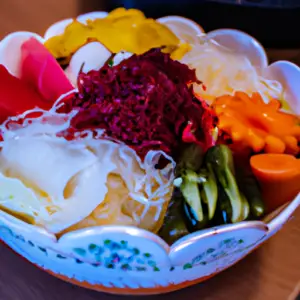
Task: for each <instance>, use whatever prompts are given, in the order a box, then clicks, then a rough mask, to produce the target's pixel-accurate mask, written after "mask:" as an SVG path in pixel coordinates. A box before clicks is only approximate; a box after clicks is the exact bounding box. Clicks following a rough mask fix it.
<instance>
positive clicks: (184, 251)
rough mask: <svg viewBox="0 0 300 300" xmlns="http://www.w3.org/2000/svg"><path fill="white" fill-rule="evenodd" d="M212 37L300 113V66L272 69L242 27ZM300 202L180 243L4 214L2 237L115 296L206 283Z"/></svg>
mask: <svg viewBox="0 0 300 300" xmlns="http://www.w3.org/2000/svg"><path fill="white" fill-rule="evenodd" d="M106 15H107V13H106V12H96V13H91V14H87V15H82V16H80V17H79V18H78V19H79V20H80V21H81V22H85V21H86V19H88V18H90V17H93V18H94V17H104V16H106ZM70 20H71V19H68V20H63V21H60V22H58V23H55V24H54V25H52V26H51V27H50V28H49V29H48V30H47V32H46V34H45V37H44V38H45V39H47V38H49V37H51V36H53V34H58V33H61V32H62V31H63V29H64V28H65V26H66V25H67V24H69V23H70ZM23 34H24V33H23ZM26 34H27V35H28V36H32V34H31V33H26ZM208 35H211V36H214V37H215V38H216V39H217V40H218V41H219V43H221V44H224V43H225V44H226V45H225V46H227V47H228V46H229V47H231V48H234V49H236V50H238V51H246V52H247V56H248V57H250V58H252V61H253V62H254V63H255V64H257V65H259V66H260V67H263V68H264V72H266V73H268V75H269V76H271V77H272V78H274V79H276V80H279V81H280V82H281V84H282V85H283V87H284V89H285V91H286V100H287V102H288V103H289V104H290V106H291V107H292V109H293V110H294V111H295V112H296V113H298V114H300V85H299V82H300V68H299V67H297V66H296V65H294V64H292V63H290V62H287V61H280V62H276V63H274V64H272V65H270V66H268V65H267V61H268V60H267V55H266V53H265V50H264V49H263V47H262V46H261V45H260V44H259V43H258V42H257V41H256V40H255V39H254V38H252V37H251V36H249V35H246V34H244V33H242V32H239V31H236V30H230V29H226V30H225V29H220V30H216V31H214V32H211V33H208ZM15 36H16V33H14V34H12V35H9V36H8V37H6V38H5V39H4V40H2V42H1V44H0V63H4V64H6V66H7V67H8V68H9V69H12V71H13V70H15V69H14V68H16V66H15V64H14V63H15V62H11V61H7V60H5V58H3V57H5V53H6V52H5V51H7V47H8V45H9V43H10V42H11V41H13V39H14V37H15ZM224 37H225V38H224ZM41 40H43V39H42V38H41ZM1 55H2V56H1ZM1 57H2V61H1ZM299 204H300V194H299V195H298V197H296V198H295V199H294V200H293V201H292V202H290V203H288V204H286V205H284V206H283V207H281V208H279V209H278V210H277V211H276V212H273V213H272V214H270V215H269V216H267V217H266V218H265V219H264V220H262V221H246V222H241V223H238V224H233V225H223V226H218V227H214V228H209V229H206V230H202V231H199V232H195V233H192V234H190V235H188V236H185V237H184V238H181V239H180V240H178V241H177V242H176V243H174V244H173V245H172V246H169V245H167V244H166V242H165V241H163V240H162V239H161V238H160V237H158V236H157V235H155V234H153V233H151V232H148V231H145V230H142V229H137V228H134V227H127V226H102V227H93V228H90V229H82V230H78V231H75V232H70V233H67V234H64V235H63V236H62V237H60V238H59V239H58V238H56V236H55V235H53V234H50V233H49V232H47V231H46V230H44V229H41V228H37V227H35V226H32V225H29V224H26V223H24V222H23V221H21V220H18V219H16V218H15V217H13V216H11V215H8V214H7V213H5V212H3V211H0V237H1V239H2V240H3V241H4V243H6V244H7V245H8V246H9V247H11V248H12V249H13V250H14V251H15V252H16V253H18V254H19V255H21V256H23V257H25V258H26V259H27V260H28V261H30V262H31V263H33V264H35V265H36V266H38V267H40V268H42V269H44V270H46V271H47V272H50V273H51V274H53V275H54V276H57V277H59V278H61V279H64V280H66V281H69V282H72V283H75V284H78V285H81V286H85V287H88V288H91V289H95V290H99V291H105V292H110V293H119V294H159V293H164V292H169V291H173V290H176V289H180V288H183V287H186V286H189V285H192V284H194V283H196V282H200V281H204V280H206V279H207V278H209V277H212V276H214V275H216V274H217V273H219V272H221V271H223V270H224V269H226V268H228V267H230V266H231V265H233V264H235V263H236V262H238V261H239V260H241V259H242V258H244V257H245V256H246V255H248V254H249V253H250V252H251V251H253V250H254V249H256V248H257V247H258V246H260V245H261V244H262V243H263V242H264V241H266V240H267V239H269V238H270V237H271V236H272V235H273V234H275V233H276V232H277V231H278V230H279V229H280V228H281V227H282V226H283V225H284V224H285V223H286V222H287V221H288V220H289V218H290V217H291V215H292V214H293V212H294V211H295V209H296V208H297V207H298V206H299Z"/></svg>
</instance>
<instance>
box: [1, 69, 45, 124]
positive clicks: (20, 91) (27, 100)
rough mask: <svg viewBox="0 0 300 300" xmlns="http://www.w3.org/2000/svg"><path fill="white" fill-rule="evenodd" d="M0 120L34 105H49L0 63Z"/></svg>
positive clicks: (41, 106)
mask: <svg viewBox="0 0 300 300" xmlns="http://www.w3.org/2000/svg"><path fill="white" fill-rule="evenodd" d="M0 91H1V92H0V122H1V123H2V122H3V121H5V120H6V119H7V118H8V117H10V116H15V115H18V114H21V113H23V112H25V111H27V110H30V109H33V108H35V107H40V108H43V109H49V108H50V107H51V105H49V103H47V102H45V101H44V99H43V98H42V97H41V96H40V95H39V94H38V93H37V92H36V90H35V89H34V88H33V87H31V86H29V85H28V84H27V83H26V82H24V81H23V80H21V79H19V78H17V77H15V76H13V75H11V74H10V73H9V72H8V71H7V70H6V68H5V67H4V66H3V65H0Z"/></svg>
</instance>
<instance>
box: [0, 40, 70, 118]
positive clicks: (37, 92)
mask: <svg viewBox="0 0 300 300" xmlns="http://www.w3.org/2000/svg"><path fill="white" fill-rule="evenodd" d="M20 70H21V76H20V78H17V77H15V76H13V75H11V74H10V73H9V72H8V70H7V69H6V68H5V66H3V65H0V91H1V93H0V123H2V122H3V121H5V120H6V119H7V118H8V117H11V116H16V115H18V114H22V113H24V112H26V111H28V110H31V109H34V108H42V109H45V110H48V109H50V108H51V107H52V105H53V103H54V102H55V101H56V100H57V98H58V97H59V96H61V94H63V93H67V92H68V91H71V90H73V89H74V88H73V86H72V85H71V83H70V81H69V80H68V78H67V77H66V76H65V74H64V72H63V70H62V69H61V67H60V66H59V64H58V63H57V62H56V60H55V59H54V57H53V56H52V55H51V53H50V52H49V51H48V50H47V49H46V48H45V47H44V45H43V44H41V43H40V42H38V41H37V40H36V39H34V38H30V39H29V40H28V41H26V42H24V43H23V45H22V46H21V65H20Z"/></svg>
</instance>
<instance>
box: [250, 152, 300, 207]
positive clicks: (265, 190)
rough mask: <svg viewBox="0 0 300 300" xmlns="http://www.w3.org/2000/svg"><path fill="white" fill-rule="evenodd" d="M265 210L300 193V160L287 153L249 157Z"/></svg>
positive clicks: (281, 203) (277, 205)
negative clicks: (260, 189)
mask: <svg viewBox="0 0 300 300" xmlns="http://www.w3.org/2000/svg"><path fill="white" fill-rule="evenodd" d="M250 165H251V168H252V171H253V174H254V175H255V176H256V178H257V179H258V181H259V183H260V185H261V188H262V194H263V199H264V200H265V204H266V208H267V211H268V212H270V211H272V210H274V209H276V208H277V207H279V206H281V205H283V204H284V203H286V202H289V201H291V200H293V199H294V198H295V197H296V196H297V194H298V193H300V160H299V159H296V158H295V157H294V156H292V155H288V154H259V155H254V156H252V157H251V159H250Z"/></svg>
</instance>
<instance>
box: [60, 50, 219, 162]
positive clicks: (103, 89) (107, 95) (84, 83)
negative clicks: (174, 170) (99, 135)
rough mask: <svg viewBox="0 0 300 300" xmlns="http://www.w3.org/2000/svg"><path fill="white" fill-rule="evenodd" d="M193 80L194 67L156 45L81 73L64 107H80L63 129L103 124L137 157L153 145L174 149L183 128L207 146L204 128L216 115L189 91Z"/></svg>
mask: <svg viewBox="0 0 300 300" xmlns="http://www.w3.org/2000/svg"><path fill="white" fill-rule="evenodd" d="M193 82H197V83H200V82H199V81H198V80H197V78H196V74H195V70H191V69H189V68H188V66H186V65H184V64H181V63H179V62H178V61H173V60H172V59H171V58H170V56H169V55H168V54H165V53H162V52H161V51H160V49H152V50H150V51H148V52H146V53H145V54H142V55H133V56H132V57H130V58H129V59H127V60H124V61H123V62H121V63H120V64H119V65H117V66H114V67H110V66H109V65H106V66H104V67H103V68H101V69H100V70H99V71H90V72H89V73H87V74H80V75H79V79H78V89H79V92H78V93H76V94H75V96H74V97H69V98H68V99H67V100H66V101H65V107H64V111H70V110H72V109H74V108H75V109H78V110H79V112H78V114H77V115H76V116H75V117H74V118H73V119H72V122H71V128H70V129H69V131H68V132H67V133H65V134H66V135H67V134H68V133H70V132H74V131H80V130H84V129H95V128H101V129H105V135H106V136H108V137H110V138H114V139H117V140H120V141H123V142H125V143H126V144H127V145H129V146H130V147H132V148H134V149H135V150H136V151H137V152H138V154H139V155H140V156H141V157H143V156H144V155H145V154H146V153H147V152H148V151H149V150H152V149H155V150H163V151H165V152H166V153H168V154H172V155H173V154H174V151H175V152H176V149H178V148H179V145H180V144H181V143H182V142H183V140H184V138H185V137H184V136H182V135H183V134H185V135H186V134H187V131H189V134H190V135H191V136H193V137H194V139H195V141H198V142H200V143H202V144H201V145H203V146H204V147H206V148H207V147H209V146H211V145H209V146H208V145H207V143H208V144H211V143H213V141H212V140H210V139H207V137H208V135H209V134H208V133H207V132H203V131H207V130H209V132H210V134H211V129H212V128H210V127H211V126H214V123H215V122H214V120H215V119H214V115H213V113H212V112H211V111H209V110H208V107H207V106H206V105H204V103H203V102H202V101H201V100H199V99H197V98H196V97H195V96H194V93H193V88H192V85H191V84H192V83H193ZM204 122H206V123H205V124H204ZM186 127H187V129H186V130H185V128H186ZM186 142H194V141H191V140H190V141H188V140H186Z"/></svg>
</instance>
